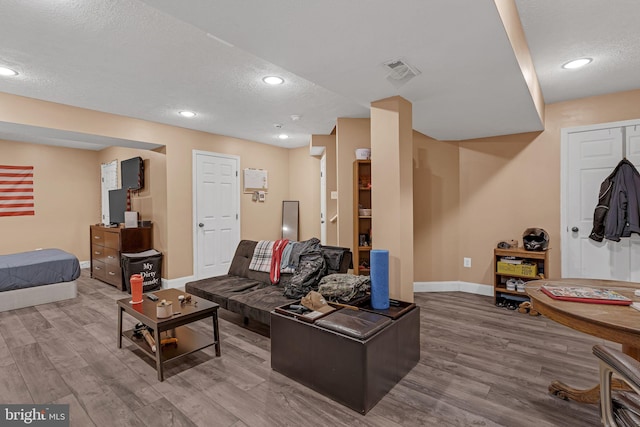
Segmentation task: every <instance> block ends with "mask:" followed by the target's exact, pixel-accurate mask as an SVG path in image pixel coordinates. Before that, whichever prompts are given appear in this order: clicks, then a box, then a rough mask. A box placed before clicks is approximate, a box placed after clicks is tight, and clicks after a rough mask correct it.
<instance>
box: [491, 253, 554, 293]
mask: <svg viewBox="0 0 640 427" xmlns="http://www.w3.org/2000/svg"><path fill="white" fill-rule="evenodd" d="M493 254H494V255H493V264H494V282H493V298H494V303H495V302H497V300H498V298H507V299H509V298H512V299H516V300H522V301H525V300H529V298H528V297H527V294H526V293H525V292H523V291H518V290H517V289H515V290H509V289H507V282H508V281H509V279H514V280H518V279H519V280H522V281H524V282H527V281H530V280H537V279H542V278H546V277H547V275H548V271H549V255H548V254H549V251H548V250H546V251H542V252H534V251H527V250H525V249H524V248H512V249H500V248H496V249H494V250H493ZM521 289H522V288H521Z"/></svg>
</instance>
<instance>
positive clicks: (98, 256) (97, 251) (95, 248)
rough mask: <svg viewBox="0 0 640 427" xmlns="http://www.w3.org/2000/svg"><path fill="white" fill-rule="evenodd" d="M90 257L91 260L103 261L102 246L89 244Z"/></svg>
mask: <svg viewBox="0 0 640 427" xmlns="http://www.w3.org/2000/svg"><path fill="white" fill-rule="evenodd" d="M91 258H92V259H93V261H102V262H104V246H100V245H99V244H96V243H94V244H93V245H91Z"/></svg>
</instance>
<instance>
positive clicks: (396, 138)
mask: <svg viewBox="0 0 640 427" xmlns="http://www.w3.org/2000/svg"><path fill="white" fill-rule="evenodd" d="M412 117H413V114H412V106H411V103H410V102H409V101H407V100H406V99H404V98H402V97H400V96H394V97H391V98H386V99H382V100H379V101H375V102H372V103H371V186H372V187H371V188H372V191H371V208H372V212H373V213H372V215H373V219H372V233H371V234H372V235H373V239H372V242H373V243H372V246H373V248H374V249H383V250H387V251H389V295H390V296H391V297H392V298H395V299H399V300H401V301H410V302H413V282H414V269H413V258H414V255H413V247H414V245H413V169H412V166H413V162H412V156H413V126H412ZM354 244H355V243H354ZM374 265H375V264H374V263H373V262H372V268H373V267H374Z"/></svg>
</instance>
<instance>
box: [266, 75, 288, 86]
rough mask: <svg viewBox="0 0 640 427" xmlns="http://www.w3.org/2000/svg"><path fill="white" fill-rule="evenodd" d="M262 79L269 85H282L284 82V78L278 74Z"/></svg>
mask: <svg viewBox="0 0 640 427" xmlns="http://www.w3.org/2000/svg"><path fill="white" fill-rule="evenodd" d="M262 81H263V82H265V83H266V84H268V85H281V84H282V83H284V79H283V78H281V77H278V76H267V77H265V78H263V79H262Z"/></svg>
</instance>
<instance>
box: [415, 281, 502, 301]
mask: <svg viewBox="0 0 640 427" xmlns="http://www.w3.org/2000/svg"><path fill="white" fill-rule="evenodd" d="M413 292H466V293H469V294H478V295H486V296H490V297H492V296H493V286H491V285H482V284H479V283H471V282H459V281H451V282H415V283H414V284H413Z"/></svg>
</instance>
